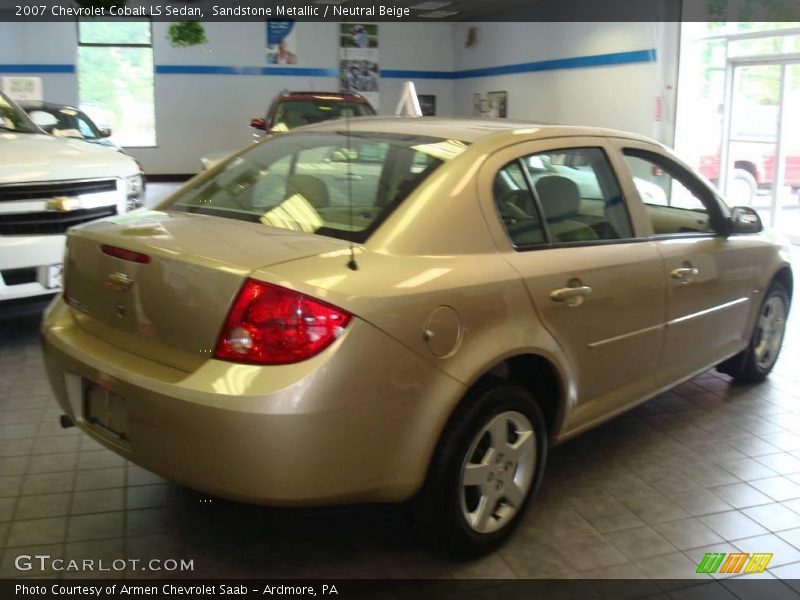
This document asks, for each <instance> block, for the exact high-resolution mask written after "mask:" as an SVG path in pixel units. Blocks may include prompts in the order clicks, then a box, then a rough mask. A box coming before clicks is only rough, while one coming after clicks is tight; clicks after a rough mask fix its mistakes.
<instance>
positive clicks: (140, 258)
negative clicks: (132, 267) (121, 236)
mask: <svg viewBox="0 0 800 600" xmlns="http://www.w3.org/2000/svg"><path fill="white" fill-rule="evenodd" d="M100 249H101V250H102V251H103V254H108V255H109V256H113V257H114V258H119V259H122V260H129V261H131V262H136V263H141V264H143V265H146V264H147V263H149V262H150V257H149V256H147V254H142V253H141V252H134V251H133V250H125V248H117V247H116V246H108V245H106V244H103V245H102V246H100Z"/></svg>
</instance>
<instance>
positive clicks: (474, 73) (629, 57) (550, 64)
mask: <svg viewBox="0 0 800 600" xmlns="http://www.w3.org/2000/svg"><path fill="white" fill-rule="evenodd" d="M655 60H656V51H655V49H650V50H634V51H631V52H613V53H611V54H595V55H591V56H575V57H572V58H557V59H555V60H541V61H536V62H526V63H518V64H514V65H503V66H499V67H484V68H481V69H466V70H464V71H417V70H404V69H383V70H382V71H381V77H385V78H387V79H469V78H472V77H489V76H492V75H514V74H517V73H534V72H537V71H555V70H558V69H582V68H586V67H608V66H614V65H627V64H634V63H645V62H655ZM155 70H156V74H158V75H267V76H278V77H338V76H339V72H338V71H337V70H336V69H327V68H311V67H223V66H212V65H156V67H155ZM74 72H75V65H56V64H51V65H47V64H39V65H18V64H15V65H3V64H0V73H74Z"/></svg>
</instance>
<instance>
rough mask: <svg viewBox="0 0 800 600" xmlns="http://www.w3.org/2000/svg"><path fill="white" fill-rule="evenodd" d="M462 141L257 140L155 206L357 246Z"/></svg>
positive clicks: (374, 137)
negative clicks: (246, 148)
mask: <svg viewBox="0 0 800 600" xmlns="http://www.w3.org/2000/svg"><path fill="white" fill-rule="evenodd" d="M465 149H466V145H465V144H464V143H463V142H460V141H457V140H443V139H439V138H430V137H420V136H411V135H392V134H383V133H381V134H374V133H364V132H351V133H350V134H349V135H346V134H345V133H343V132H324V133H295V134H286V135H282V136H278V137H275V138H272V139H270V140H267V141H265V142H262V143H260V144H258V145H256V146H254V147H253V148H252V149H250V150H248V151H247V152H245V153H243V154H241V155H239V156H238V157H236V158H234V159H233V160H231V161H229V162H227V163H224V164H223V165H222V166H220V167H219V168H218V169H215V170H213V171H211V172H210V173H209V174H208V175H207V176H205V177H202V178H199V179H198V180H197V181H196V182H194V183H193V184H192V185H190V186H189V187H187V188H185V189H184V191H183V192H182V193H181V194H180V195H179V196H178V197H175V198H173V199H171V200H170V201H169V202H168V203H165V204H164V205H162V206H161V207H160V208H162V209H167V210H179V211H185V212H191V213H199V214H207V215H213V216H218V217H225V218H231V219H241V220H246V221H252V222H255V223H261V224H263V225H265V226H269V227H279V228H282V229H291V230H295V231H304V232H308V233H317V234H320V235H327V236H330V237H338V238H342V239H348V240H354V241H364V240H366V238H367V237H368V236H369V234H370V233H371V232H372V231H373V230H374V229H375V228H376V227H377V226H378V225H379V224H380V222H381V221H383V219H385V218H386V216H388V215H389V214H390V213H391V212H392V211H393V210H394V208H395V207H396V206H397V205H399V204H400V203H401V202H402V201H403V200H404V199H405V198H406V197H407V196H408V195H409V194H411V192H413V191H414V190H415V189H416V188H417V186H419V185H420V184H421V183H422V182H423V181H424V180H425V179H426V178H427V177H428V176H429V175H430V174H431V173H432V172H433V171H434V170H435V169H436V168H437V167H438V166H439V165H441V164H442V163H444V162H446V161H448V160H450V159H452V158H455V157H456V156H458V155H459V154H460V153H461V152H463V151H464V150H465Z"/></svg>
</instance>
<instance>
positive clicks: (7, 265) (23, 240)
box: [0, 235, 64, 302]
mask: <svg viewBox="0 0 800 600" xmlns="http://www.w3.org/2000/svg"><path fill="white" fill-rule="evenodd" d="M63 260H64V236H63V235H30V236H29V235H19V236H17V235H8V236H5V235H3V236H0V302H3V301H5V300H16V299H21V298H31V297H34V296H43V295H45V294H53V293H55V292H57V291H59V289H60V288H48V287H47V269H48V267H49V266H51V265H56V264H61V263H62V262H63Z"/></svg>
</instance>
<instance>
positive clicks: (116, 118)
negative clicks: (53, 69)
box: [78, 21, 156, 147]
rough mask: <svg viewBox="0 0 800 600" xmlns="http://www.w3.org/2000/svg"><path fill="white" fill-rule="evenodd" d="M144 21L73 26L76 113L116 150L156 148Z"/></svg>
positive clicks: (149, 53) (148, 34) (147, 24)
mask: <svg viewBox="0 0 800 600" xmlns="http://www.w3.org/2000/svg"><path fill="white" fill-rule="evenodd" d="M154 87H155V80H154V76H153V36H152V29H151V24H150V22H149V21H130V22H125V21H115V22H107V21H87V22H80V23H78V93H79V97H80V108H81V110H83V111H84V112H85V113H87V114H88V115H89V116H90V117H91V118H92V119H93V120H94V121H95V122H96V123H97V125H98V126H99V127H102V128H105V127H107V128H109V129H111V134H112V135H111V139H112V140H113V141H114V142H115V143H117V144H118V145H120V146H127V147H131V146H155V144H156V123H155V102H154V99H155V90H154Z"/></svg>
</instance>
